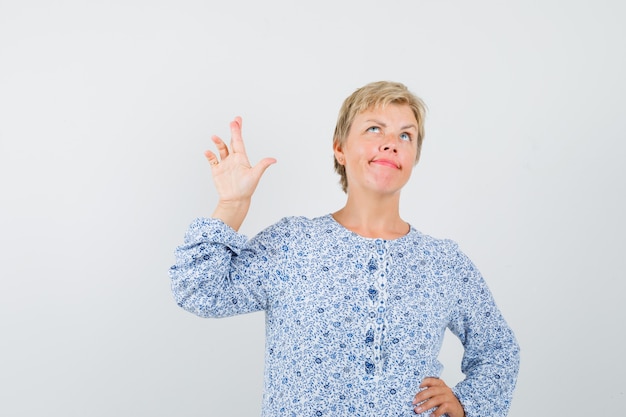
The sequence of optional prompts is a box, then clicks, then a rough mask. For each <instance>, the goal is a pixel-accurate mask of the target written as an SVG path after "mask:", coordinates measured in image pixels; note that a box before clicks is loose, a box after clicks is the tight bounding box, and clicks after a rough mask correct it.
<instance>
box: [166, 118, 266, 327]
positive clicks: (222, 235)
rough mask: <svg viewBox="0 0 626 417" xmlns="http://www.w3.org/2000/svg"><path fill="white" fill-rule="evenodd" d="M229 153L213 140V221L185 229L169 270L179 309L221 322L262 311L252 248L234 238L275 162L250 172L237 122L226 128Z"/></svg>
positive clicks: (209, 154)
mask: <svg viewBox="0 0 626 417" xmlns="http://www.w3.org/2000/svg"><path fill="white" fill-rule="evenodd" d="M230 131H231V137H232V138H231V148H232V150H231V151H229V149H228V147H227V146H226V144H225V143H224V142H223V141H222V140H221V139H220V138H219V137H217V136H213V137H212V140H213V142H214V143H215V145H216V146H217V149H218V153H219V159H218V157H217V156H216V154H214V153H213V152H211V151H206V152H205V156H206V158H207V160H208V161H209V163H210V164H211V173H212V175H213V181H214V183H215V187H216V189H217V192H218V195H219V201H218V204H217V207H216V209H215V211H214V213H213V218H212V219H197V220H195V221H194V222H193V223H192V224H191V225H190V227H189V229H188V231H187V233H186V235H185V241H184V244H183V245H181V246H179V247H178V248H177V249H176V264H175V265H174V266H172V267H171V268H170V278H171V283H172V292H173V294H174V298H175V299H176V302H177V303H178V305H180V306H181V307H183V308H184V309H186V310H188V311H190V312H192V313H195V314H197V315H199V316H202V317H222V316H227V315H233V314H241V313H246V312H251V311H256V310H259V309H262V308H264V306H265V301H264V300H265V299H266V296H265V294H264V291H263V288H262V286H261V285H256V282H260V281H255V282H254V284H251V280H254V277H255V272H254V270H253V268H252V269H251V268H250V265H251V263H250V262H249V259H253V258H254V248H252V247H246V238H245V237H244V236H242V235H239V234H237V233H236V231H237V230H238V229H239V227H240V226H241V224H242V222H243V220H244V218H245V216H246V214H247V212H248V208H249V206H250V200H251V198H252V194H253V192H254V190H255V189H256V186H257V184H258V182H259V180H260V178H261V175H262V174H263V172H265V169H267V167H268V166H269V165H271V164H273V163H274V162H276V160H274V159H273V158H265V159H263V160H262V161H261V162H259V163H258V164H257V165H256V166H255V167H251V166H250V163H249V161H248V157H247V155H246V151H245V147H244V144H243V139H242V138H241V118H240V117H236V118H235V120H233V121H232V122H231V123H230Z"/></svg>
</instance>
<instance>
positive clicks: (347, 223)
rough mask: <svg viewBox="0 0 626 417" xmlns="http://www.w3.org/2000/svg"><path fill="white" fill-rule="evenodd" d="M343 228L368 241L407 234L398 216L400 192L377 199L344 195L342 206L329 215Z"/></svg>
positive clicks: (349, 194)
mask: <svg viewBox="0 0 626 417" xmlns="http://www.w3.org/2000/svg"><path fill="white" fill-rule="evenodd" d="M333 218H334V219H335V220H336V221H337V222H338V223H339V224H341V225H342V226H343V227H345V228H346V229H348V230H350V231H352V232H354V233H356V234H358V235H360V236H363V237H368V238H381V239H397V238H399V237H402V236H404V235H406V234H407V233H408V232H409V225H408V224H407V223H406V222H405V221H404V220H402V218H401V217H400V193H399V192H398V193H396V194H392V195H388V196H381V195H380V194H378V195H374V196H367V197H366V196H356V195H354V194H351V193H350V192H348V199H347V201H346V205H345V206H344V207H343V208H342V209H341V210H339V211H337V212H335V213H333Z"/></svg>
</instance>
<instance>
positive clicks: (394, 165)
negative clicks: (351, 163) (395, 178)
mask: <svg viewBox="0 0 626 417" xmlns="http://www.w3.org/2000/svg"><path fill="white" fill-rule="evenodd" d="M370 163H371V164H377V165H382V166H386V167H389V168H396V169H400V166H399V165H398V164H397V163H396V162H395V161H392V160H391V159H383V158H381V159H373V160H372V161H370Z"/></svg>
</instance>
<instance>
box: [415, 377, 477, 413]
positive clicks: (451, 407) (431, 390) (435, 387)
mask: <svg viewBox="0 0 626 417" xmlns="http://www.w3.org/2000/svg"><path fill="white" fill-rule="evenodd" d="M420 388H422V391H420V392H419V393H417V395H415V398H414V399H413V404H415V408H414V411H415V412H416V413H418V414H419V413H423V412H425V411H427V410H430V409H433V408H436V409H435V410H434V411H433V413H432V416H433V417H440V416H442V415H444V414H447V415H448V416H449V417H463V416H464V415H465V412H464V411H463V406H462V405H461V403H460V402H459V400H458V398H456V396H455V395H454V393H453V392H452V389H450V387H448V386H447V385H446V383H445V382H444V381H443V380H441V379H439V378H425V379H424V380H423V381H422V383H421V384H420Z"/></svg>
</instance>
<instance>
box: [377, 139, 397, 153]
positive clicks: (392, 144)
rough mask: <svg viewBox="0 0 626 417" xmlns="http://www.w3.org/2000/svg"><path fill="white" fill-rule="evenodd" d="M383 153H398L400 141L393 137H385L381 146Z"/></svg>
mask: <svg viewBox="0 0 626 417" xmlns="http://www.w3.org/2000/svg"><path fill="white" fill-rule="evenodd" d="M380 150H381V151H391V152H393V153H397V152H398V139H397V138H396V137H394V136H393V135H385V137H384V139H383V141H382V143H381V145H380Z"/></svg>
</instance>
